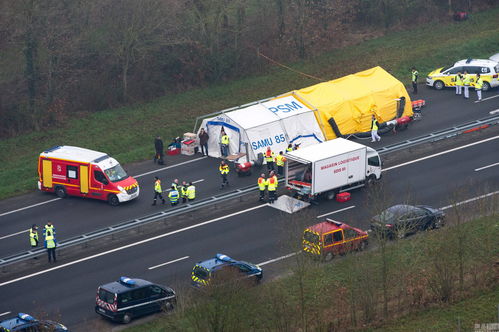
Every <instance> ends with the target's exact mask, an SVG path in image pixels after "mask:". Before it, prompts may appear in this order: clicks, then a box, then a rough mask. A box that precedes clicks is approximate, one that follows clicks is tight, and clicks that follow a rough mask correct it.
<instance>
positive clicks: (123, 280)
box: [120, 277, 137, 286]
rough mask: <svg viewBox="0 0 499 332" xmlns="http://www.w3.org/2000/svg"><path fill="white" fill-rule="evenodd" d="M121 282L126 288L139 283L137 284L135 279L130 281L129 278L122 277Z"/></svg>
mask: <svg viewBox="0 0 499 332" xmlns="http://www.w3.org/2000/svg"><path fill="white" fill-rule="evenodd" d="M120 282H121V283H122V284H124V285H125V286H135V285H136V284H137V283H136V282H135V280H133V279H130V278H128V277H121V278H120Z"/></svg>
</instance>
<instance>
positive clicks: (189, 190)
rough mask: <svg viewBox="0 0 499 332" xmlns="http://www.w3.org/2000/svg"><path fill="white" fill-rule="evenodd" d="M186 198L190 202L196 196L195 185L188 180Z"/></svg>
mask: <svg viewBox="0 0 499 332" xmlns="http://www.w3.org/2000/svg"><path fill="white" fill-rule="evenodd" d="M187 198H188V199H189V202H192V201H193V200H194V199H195V198H196V187H195V186H194V185H193V184H192V182H189V187H187Z"/></svg>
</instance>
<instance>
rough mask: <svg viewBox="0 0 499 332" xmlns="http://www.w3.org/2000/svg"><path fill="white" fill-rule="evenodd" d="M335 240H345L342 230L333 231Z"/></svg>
mask: <svg viewBox="0 0 499 332" xmlns="http://www.w3.org/2000/svg"><path fill="white" fill-rule="evenodd" d="M333 241H334V242H339V241H343V232H342V231H338V232H334V233H333Z"/></svg>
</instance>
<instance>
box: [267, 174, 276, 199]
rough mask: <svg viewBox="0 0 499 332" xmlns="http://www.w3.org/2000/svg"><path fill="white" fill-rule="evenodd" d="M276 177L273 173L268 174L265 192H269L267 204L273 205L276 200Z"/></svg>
mask: <svg viewBox="0 0 499 332" xmlns="http://www.w3.org/2000/svg"><path fill="white" fill-rule="evenodd" d="M277 183H278V182H277V176H275V174H274V172H270V175H269V178H268V179H267V188H268V189H267V190H268V191H269V203H270V204H273V203H274V201H275V200H276V199H277V197H276V191H277Z"/></svg>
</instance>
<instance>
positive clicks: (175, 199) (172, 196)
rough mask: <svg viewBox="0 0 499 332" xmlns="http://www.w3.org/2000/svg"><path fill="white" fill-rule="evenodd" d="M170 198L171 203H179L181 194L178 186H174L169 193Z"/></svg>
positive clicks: (173, 204)
mask: <svg viewBox="0 0 499 332" xmlns="http://www.w3.org/2000/svg"><path fill="white" fill-rule="evenodd" d="M168 199H169V200H170V204H171V205H172V206H175V205H177V204H178V199H179V194H178V190H177V188H176V187H174V186H172V187H171V190H170V192H169V193H168Z"/></svg>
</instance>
